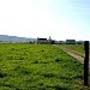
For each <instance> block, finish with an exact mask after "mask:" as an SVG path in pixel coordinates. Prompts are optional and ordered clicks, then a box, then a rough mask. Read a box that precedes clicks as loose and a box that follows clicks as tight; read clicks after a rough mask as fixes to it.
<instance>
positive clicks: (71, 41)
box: [66, 39, 76, 44]
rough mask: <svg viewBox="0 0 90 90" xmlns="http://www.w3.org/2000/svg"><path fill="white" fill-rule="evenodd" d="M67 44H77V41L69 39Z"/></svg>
mask: <svg viewBox="0 0 90 90" xmlns="http://www.w3.org/2000/svg"><path fill="white" fill-rule="evenodd" d="M66 44H76V40H74V39H67V40H66Z"/></svg>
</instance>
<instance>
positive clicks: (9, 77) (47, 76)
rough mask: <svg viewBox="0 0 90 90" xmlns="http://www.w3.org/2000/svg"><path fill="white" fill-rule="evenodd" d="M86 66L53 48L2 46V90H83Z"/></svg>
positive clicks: (41, 46)
mask: <svg viewBox="0 0 90 90" xmlns="http://www.w3.org/2000/svg"><path fill="white" fill-rule="evenodd" d="M82 75H83V66H82V65H81V64H80V63H79V62H77V61H76V60H74V59H73V58H72V57H70V56H69V55H67V54H65V53H64V52H63V51H62V50H60V49H58V48H56V47H54V46H50V45H29V44H0V90H80V88H82V84H81V83H82V78H83V76H82Z"/></svg>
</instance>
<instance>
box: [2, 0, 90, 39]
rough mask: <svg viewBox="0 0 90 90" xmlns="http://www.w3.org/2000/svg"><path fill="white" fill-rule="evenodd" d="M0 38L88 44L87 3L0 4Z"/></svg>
mask: <svg viewBox="0 0 90 90" xmlns="http://www.w3.org/2000/svg"><path fill="white" fill-rule="evenodd" d="M0 34H4V35H14V36H23V37H34V38H37V37H47V38H48V37H49V36H51V37H52V38H53V39H57V40H65V39H74V38H75V39H76V40H90V0H0Z"/></svg>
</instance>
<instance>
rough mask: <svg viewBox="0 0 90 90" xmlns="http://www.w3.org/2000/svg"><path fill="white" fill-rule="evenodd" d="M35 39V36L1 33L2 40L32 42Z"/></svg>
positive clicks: (0, 38) (0, 39)
mask: <svg viewBox="0 0 90 90" xmlns="http://www.w3.org/2000/svg"><path fill="white" fill-rule="evenodd" d="M34 40H35V39H34V38H25V37H17V36H8V35H0V42H30V41H34Z"/></svg>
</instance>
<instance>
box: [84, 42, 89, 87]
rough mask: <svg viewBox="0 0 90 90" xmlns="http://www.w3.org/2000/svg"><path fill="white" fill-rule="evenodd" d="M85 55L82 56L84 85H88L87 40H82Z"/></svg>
mask: <svg viewBox="0 0 90 90" xmlns="http://www.w3.org/2000/svg"><path fill="white" fill-rule="evenodd" d="M84 49H85V57H84V85H85V86H88V85H89V82H88V81H89V78H88V77H89V41H85V42H84Z"/></svg>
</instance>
